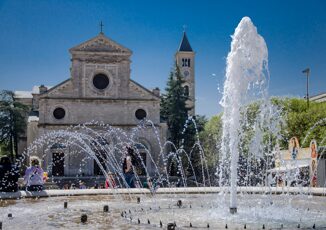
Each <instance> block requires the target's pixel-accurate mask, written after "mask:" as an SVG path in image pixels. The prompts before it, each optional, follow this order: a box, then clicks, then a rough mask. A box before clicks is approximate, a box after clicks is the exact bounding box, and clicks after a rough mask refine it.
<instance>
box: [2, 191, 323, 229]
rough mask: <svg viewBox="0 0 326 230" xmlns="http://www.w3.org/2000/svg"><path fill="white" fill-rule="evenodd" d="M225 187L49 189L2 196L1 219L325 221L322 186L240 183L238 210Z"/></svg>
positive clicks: (14, 223)
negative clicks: (264, 187)
mask: <svg viewBox="0 0 326 230" xmlns="http://www.w3.org/2000/svg"><path fill="white" fill-rule="evenodd" d="M222 189H225V188H218V187H216V188H215V187H213V188H160V189H159V190H158V191H157V193H156V194H155V195H154V196H153V195H152V194H151V193H150V192H149V190H147V189H130V190H128V189H116V190H115V191H113V189H112V190H110V189H85V190H49V191H43V192H41V193H39V195H40V194H45V195H47V196H49V197H47V198H45V197H39V198H37V197H36V195H37V194H35V193H34V194H29V195H30V196H29V197H32V195H34V196H35V197H34V198H31V199H26V198H24V197H22V199H16V200H14V199H9V200H7V199H3V200H2V201H1V202H0V205H1V213H0V221H1V222H2V223H3V228H4V229H7V228H8V226H10V229H32V228H33V227H35V224H36V225H37V226H39V228H40V229H56V228H65V229H108V228H110V227H111V228H114V229H159V228H160V223H162V227H163V229H166V228H167V226H168V224H169V223H174V222H175V223H176V229H187V228H189V226H190V223H191V226H193V227H194V228H197V229H198V228H199V229H204V228H205V229H207V226H209V227H210V228H211V229H224V228H225V226H226V225H227V226H228V229H240V228H241V229H243V227H244V225H246V228H247V229H258V228H260V229H261V228H262V226H263V225H264V226H265V228H266V229H272V228H280V227H281V225H282V226H283V228H284V229H286V228H287V229H293V228H297V226H298V224H300V227H301V228H312V227H313V225H314V224H315V226H316V228H322V227H326V197H325V196H324V195H323V194H325V193H322V190H323V189H319V188H316V189H309V191H311V193H312V192H313V191H314V193H315V194H317V195H318V194H320V196H313V195H303V194H302V193H299V192H300V191H302V190H300V189H299V188H289V189H291V191H289V193H292V194H296V195H291V196H289V194H288V193H285V191H284V193H280V192H281V191H280V190H279V188H271V190H273V189H274V190H275V191H274V192H273V193H275V194H279V195H275V194H268V193H267V192H264V193H262V188H255V187H252V188H250V187H247V188H241V187H240V188H239V195H238V197H239V203H238V204H239V205H238V208H237V213H235V214H233V215H232V214H230V213H229V197H230V195H229V194H226V193H223V192H220V191H222ZM241 189H242V192H240V190H241ZM285 189H286V188H284V190H285ZM196 190H197V192H196ZM244 190H247V192H244ZM249 190H251V191H249ZM266 191H267V190H266ZM307 191H308V190H307ZM319 191H321V193H319ZM20 193H21V194H27V193H26V192H20ZM216 193H218V194H216ZM248 193H255V194H248ZM86 194H87V195H86ZM2 195H3V194H2ZM26 197H27V196H26ZM137 197H140V200H141V202H140V203H137ZM179 200H181V201H182V206H181V207H179V206H178V202H179ZM64 202H68V204H69V205H68V208H64ZM104 205H108V206H109V212H103V206H104ZM8 213H12V218H8ZM83 214H86V215H87V217H88V220H87V222H86V223H81V220H80V218H81V215H83Z"/></svg>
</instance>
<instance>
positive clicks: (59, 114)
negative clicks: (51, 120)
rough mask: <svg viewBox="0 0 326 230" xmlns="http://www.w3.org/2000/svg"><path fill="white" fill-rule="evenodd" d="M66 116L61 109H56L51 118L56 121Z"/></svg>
mask: <svg viewBox="0 0 326 230" xmlns="http://www.w3.org/2000/svg"><path fill="white" fill-rule="evenodd" d="M65 115H66V111H65V110H64V109H63V108H56V109H55V110H54V111H53V116H54V117H55V118H56V119H62V118H64V117H65Z"/></svg>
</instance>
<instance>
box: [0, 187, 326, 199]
mask: <svg viewBox="0 0 326 230" xmlns="http://www.w3.org/2000/svg"><path fill="white" fill-rule="evenodd" d="M228 190H229V187H187V188H159V189H157V191H156V192H155V193H156V194H182V193H186V194H200V193H219V192H222V191H228ZM241 192H245V193H255V194H268V193H272V194H283V193H285V194H302V193H303V194H309V195H313V196H326V188H308V187H304V188H302V187H301V188H300V187H284V188H281V187H271V188H269V187H238V188H237V193H241ZM116 194H151V191H150V190H149V189H144V188H135V189H126V188H123V189H76V190H59V189H51V190H44V191H42V192H28V191H18V192H11V193H0V199H1V200H6V199H20V198H35V197H56V196H84V195H90V196H93V195H116Z"/></svg>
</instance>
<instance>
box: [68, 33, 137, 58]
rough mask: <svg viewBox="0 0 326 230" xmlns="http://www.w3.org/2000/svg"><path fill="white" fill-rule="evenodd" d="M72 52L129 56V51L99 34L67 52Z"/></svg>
mask: <svg viewBox="0 0 326 230" xmlns="http://www.w3.org/2000/svg"><path fill="white" fill-rule="evenodd" d="M69 51H70V52H71V53H74V52H105V53H113V54H122V55H131V53H132V52H131V50H129V49H128V48H126V47H123V46H122V45H120V44H118V43H116V42H115V41H113V40H111V39H109V38H108V37H106V36H105V35H104V34H102V33H100V34H99V35H98V36H96V37H94V38H92V39H90V40H88V41H86V42H84V43H82V44H80V45H78V46H75V47H73V48H71V49H70V50H69Z"/></svg>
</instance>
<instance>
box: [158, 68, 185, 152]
mask: <svg viewBox="0 0 326 230" xmlns="http://www.w3.org/2000/svg"><path fill="white" fill-rule="evenodd" d="M183 83H184V80H183V78H182V75H181V72H180V68H179V66H178V65H177V64H175V69H174V70H173V71H171V73H170V77H169V79H168V82H167V87H166V89H165V91H166V94H163V96H162V98H161V119H162V120H163V121H166V122H167V125H168V130H169V138H168V139H169V140H170V141H172V142H173V143H174V144H175V146H176V147H177V148H180V147H181V141H182V138H183V137H182V131H183V128H184V124H185V122H186V120H187V118H188V109H187V108H186V100H187V96H186V95H185V90H184V87H183V86H182V85H183Z"/></svg>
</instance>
